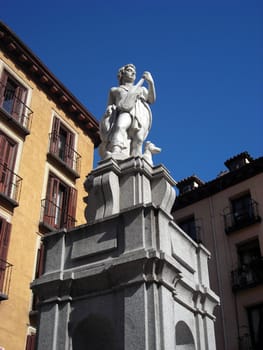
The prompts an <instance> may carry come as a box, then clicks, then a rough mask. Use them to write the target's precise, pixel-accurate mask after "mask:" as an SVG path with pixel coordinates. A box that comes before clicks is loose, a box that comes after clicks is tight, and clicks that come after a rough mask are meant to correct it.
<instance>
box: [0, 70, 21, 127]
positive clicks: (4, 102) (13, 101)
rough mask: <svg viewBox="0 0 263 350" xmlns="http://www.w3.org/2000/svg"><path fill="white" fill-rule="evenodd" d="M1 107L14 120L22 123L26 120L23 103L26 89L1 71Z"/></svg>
mask: <svg viewBox="0 0 263 350" xmlns="http://www.w3.org/2000/svg"><path fill="white" fill-rule="evenodd" d="M0 87H1V101H0V102H1V107H2V108H3V109H4V110H5V111H6V112H7V113H8V114H10V115H11V116H12V117H13V118H14V119H16V120H18V121H19V122H22V124H23V120H24V119H25V118H26V115H25V101H26V96H27V89H26V88H25V87H24V86H22V85H21V84H20V83H19V82H18V81H17V80H16V79H15V78H14V77H13V76H12V75H11V74H9V73H8V72H7V71H3V73H2V79H1V86H0Z"/></svg>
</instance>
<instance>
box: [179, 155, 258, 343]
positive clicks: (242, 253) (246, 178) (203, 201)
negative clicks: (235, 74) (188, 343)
mask: <svg viewBox="0 0 263 350" xmlns="http://www.w3.org/2000/svg"><path fill="white" fill-rule="evenodd" d="M225 165H226V167H227V168H228V170H226V171H225V172H223V173H221V174H220V175H219V176H218V177H217V178H216V179H214V180H212V181H210V182H207V183H204V182H203V181H201V180H200V179H199V178H198V177H197V176H195V175H194V176H191V177H189V178H187V179H184V180H182V181H180V182H179V183H178V184H177V188H178V190H179V195H178V197H177V199H176V201H175V204H174V208H173V215H174V218H175V221H176V222H177V224H178V225H179V226H180V227H181V228H183V229H184V231H185V232H187V233H188V234H189V235H190V236H191V237H192V238H193V240H195V241H197V242H202V243H203V244H204V245H205V247H207V249H208V250H209V251H210V252H211V259H210V262H209V273H210V282H211V287H212V289H213V290H214V291H215V292H216V293H217V295H219V297H220V300H221V303H220V304H221V305H220V306H219V307H217V310H216V324H215V329H216V331H215V332H216V341H217V349H219V350H237V349H239V350H259V349H263V258H262V256H263V224H262V221H261V218H262V215H263V186H262V184H263V157H260V158H257V159H253V158H252V157H251V156H250V155H249V154H248V153H247V152H243V153H241V154H239V155H237V156H235V157H233V158H231V159H229V160H227V161H226V162H225Z"/></svg>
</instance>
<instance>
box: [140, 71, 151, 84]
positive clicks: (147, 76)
mask: <svg viewBox="0 0 263 350" xmlns="http://www.w3.org/2000/svg"><path fill="white" fill-rule="evenodd" d="M142 77H143V79H145V80H146V81H147V82H148V83H153V77H152V75H151V73H150V72H144V73H143V75H142Z"/></svg>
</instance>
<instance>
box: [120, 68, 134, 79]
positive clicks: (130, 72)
mask: <svg viewBox="0 0 263 350" xmlns="http://www.w3.org/2000/svg"><path fill="white" fill-rule="evenodd" d="M122 78H123V79H124V80H125V81H132V82H133V81H134V80H135V78H136V71H135V69H134V68H133V67H131V66H127V67H126V68H125V69H124V71H123V75H122Z"/></svg>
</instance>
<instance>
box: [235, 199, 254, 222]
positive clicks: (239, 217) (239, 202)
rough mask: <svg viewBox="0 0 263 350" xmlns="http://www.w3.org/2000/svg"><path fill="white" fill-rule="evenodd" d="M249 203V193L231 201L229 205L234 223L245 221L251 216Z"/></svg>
mask: <svg viewBox="0 0 263 350" xmlns="http://www.w3.org/2000/svg"><path fill="white" fill-rule="evenodd" d="M251 203H252V201H251V196H250V194H249V193H247V194H245V195H244V196H242V197H239V198H237V199H232V201H231V205H232V210H233V215H234V220H235V222H236V223H240V222H244V221H247V219H249V218H251V217H252V216H253V208H252V205H251Z"/></svg>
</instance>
